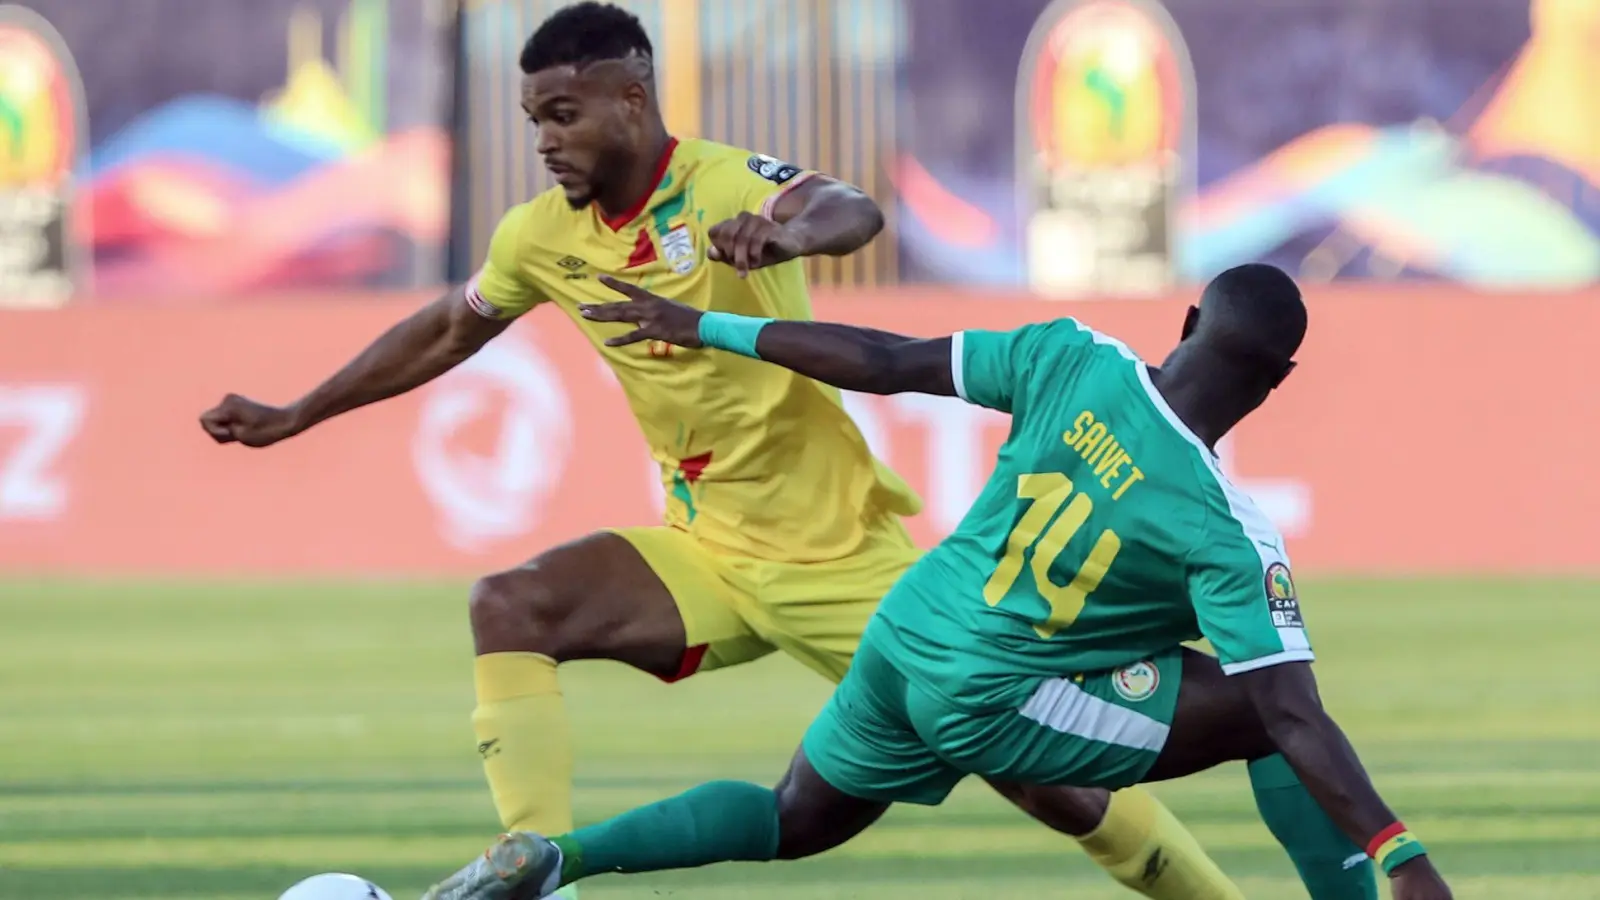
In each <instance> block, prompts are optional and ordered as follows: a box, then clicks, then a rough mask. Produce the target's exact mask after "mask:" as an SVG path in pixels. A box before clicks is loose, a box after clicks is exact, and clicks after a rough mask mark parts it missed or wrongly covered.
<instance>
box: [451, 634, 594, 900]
mask: <svg viewBox="0 0 1600 900" xmlns="http://www.w3.org/2000/svg"><path fill="white" fill-rule="evenodd" d="M473 675H474V678H473V681H474V682H475V684H476V685H477V691H478V708H477V709H475V710H473V712H472V728H473V730H474V731H476V732H477V733H478V753H479V755H481V756H482V757H483V771H484V774H485V775H487V776H488V777H489V791H490V792H491V793H492V794H494V806H495V809H496V810H498V811H499V813H500V822H501V824H502V825H504V826H505V828H506V830H507V831H536V832H538V833H539V834H544V835H558V834H566V833H567V832H569V831H571V830H572V732H571V726H570V725H569V724H568V722H567V707H566V703H565V702H563V700H562V698H561V683H560V682H559V681H558V680H557V678H556V661H555V660H553V659H551V658H550V657H548V656H545V655H544V654H542V653H487V654H484V655H483V656H480V657H478V658H477V661H476V662H475V663H474V664H473ZM560 896H562V897H576V896H577V892H576V890H575V889H573V890H568V891H563V892H562V893H561V895H560Z"/></svg>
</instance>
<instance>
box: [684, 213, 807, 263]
mask: <svg viewBox="0 0 1600 900" xmlns="http://www.w3.org/2000/svg"><path fill="white" fill-rule="evenodd" d="M706 237H708V238H710V240H711V247H710V249H709V250H708V251H707V252H706V256H707V258H709V259H711V260H712V261H713V262H720V263H727V264H728V265H730V266H733V267H734V269H736V270H737V271H738V272H739V277H740V278H743V277H744V276H746V275H748V274H750V272H752V271H753V270H755V269H761V268H765V267H767V266H775V265H777V264H779V263H785V262H788V261H789V260H791V259H794V258H795V257H797V256H800V255H801V254H802V252H803V251H804V249H805V248H803V247H802V246H801V245H800V241H799V239H798V238H797V237H796V235H795V234H794V232H793V231H790V230H789V229H788V228H785V227H784V226H782V225H779V224H778V223H777V222H774V221H773V220H771V219H769V218H767V217H766V216H758V215H756V214H754V213H748V212H742V213H739V215H738V216H736V217H735V218H732V219H729V220H727V221H726V222H718V223H717V224H715V225H713V226H711V229H710V230H709V231H707V232H706Z"/></svg>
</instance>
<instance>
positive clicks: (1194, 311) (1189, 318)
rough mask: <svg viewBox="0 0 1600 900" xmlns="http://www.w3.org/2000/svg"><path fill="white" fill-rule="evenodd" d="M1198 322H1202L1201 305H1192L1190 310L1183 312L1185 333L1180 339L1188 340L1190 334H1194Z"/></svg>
mask: <svg viewBox="0 0 1600 900" xmlns="http://www.w3.org/2000/svg"><path fill="white" fill-rule="evenodd" d="M1198 324H1200V307H1198V306H1191V307H1189V311H1188V312H1186V313H1184V314H1183V335H1182V336H1181V337H1180V338H1179V339H1180V340H1185V341H1187V340H1188V339H1189V335H1191V334H1194V328H1195V326H1196V325H1198Z"/></svg>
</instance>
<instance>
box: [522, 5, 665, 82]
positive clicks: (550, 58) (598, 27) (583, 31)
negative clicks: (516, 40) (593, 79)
mask: <svg viewBox="0 0 1600 900" xmlns="http://www.w3.org/2000/svg"><path fill="white" fill-rule="evenodd" d="M634 55H642V56H644V57H646V58H654V56H655V48H653V47H651V46H650V36H649V35H647V34H645V32H644V26H643V25H642V24H640V22H639V17H638V16H635V15H634V14H633V13H631V12H628V11H627V10H625V9H623V8H622V7H620V6H616V5H614V4H611V3H595V2H592V0H591V2H585V3H574V4H572V5H571V6H564V7H562V8H561V9H558V10H556V12H555V14H554V15H552V16H551V17H550V18H548V19H545V20H544V24H542V25H540V26H539V30H537V31H535V32H534V33H533V37H530V38H528V42H527V43H526V44H524V45H523V46H522V57H521V59H520V60H518V62H519V63H520V65H521V66H522V71H523V72H526V73H527V74H529V75H532V74H533V73H534V72H541V71H543V70H545V69H549V68H553V67H555V66H578V67H580V68H581V67H583V66H586V65H588V64H589V63H594V62H600V61H601V60H609V59H627V58H628V57H630V56H634Z"/></svg>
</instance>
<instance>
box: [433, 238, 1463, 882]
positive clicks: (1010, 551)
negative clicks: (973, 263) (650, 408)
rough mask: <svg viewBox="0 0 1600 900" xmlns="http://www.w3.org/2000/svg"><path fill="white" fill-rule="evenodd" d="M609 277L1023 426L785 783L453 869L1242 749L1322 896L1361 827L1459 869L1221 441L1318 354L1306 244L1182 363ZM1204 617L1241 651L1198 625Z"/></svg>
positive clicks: (572, 863)
mask: <svg viewBox="0 0 1600 900" xmlns="http://www.w3.org/2000/svg"><path fill="white" fill-rule="evenodd" d="M608 283H609V284H610V286H612V287H613V288H615V289H616V290H618V291H620V292H621V293H622V294H624V295H626V297H627V299H626V300H625V301H623V302H615V303H604V304H598V305H589V306H586V307H584V309H583V315H585V316H586V317H587V318H589V319H590V320H592V321H596V322H616V323H624V325H623V326H622V327H619V328H618V330H617V333H616V335H615V336H613V337H611V338H610V339H609V340H610V342H611V343H613V344H617V345H621V344H628V343H633V342H636V341H641V340H660V341H666V342H669V343H672V344H676V345H678V346H681V347H685V348H699V347H708V348H714V349H720V350H723V351H731V352H734V353H738V354H742V355H744V356H749V357H755V358H759V359H763V360H766V361H768V362H771V363H775V364H777V365H780V366H783V367H785V368H788V369H791V370H793V371H795V372H798V373H800V374H802V375H806V376H809V377H811V378H814V379H816V380H818V381H822V382H825V383H827V384H832V385H835V386H837V387H840V388H844V389H846V390H853V391H863V392H868V393H877V394H892V393H902V392H918V393H925V394H936V395H944V396H959V397H961V398H962V399H964V400H967V401H968V402H971V403H976V404H979V405H982V406H986V407H989V408H991V409H995V410H999V411H1001V412H1005V413H1009V414H1010V415H1011V417H1012V426H1011V434H1010V436H1009V438H1008V439H1007V441H1006V443H1005V445H1004V446H1003V447H1002V448H1001V450H1000V455H999V459H998V461H997V463H996V466H995V470H994V474H993V476H992V477H991V478H990V479H989V482H988V484H987V486H986V487H985V488H984V490H983V492H982V493H981V495H980V496H979V497H978V500H977V502H976V503H975V504H974V505H973V507H972V509H971V511H970V512H968V514H967V516H966V517H965V518H964V519H963V520H962V522H961V524H960V525H959V526H958V527H957V528H956V530H955V532H954V533H953V534H951V535H950V536H949V537H948V538H946V539H945V540H944V541H943V542H941V543H940V544H939V546H938V547H936V548H935V549H933V550H932V551H930V552H929V553H928V554H927V556H925V557H924V558H923V559H922V560H920V561H919V562H917V563H916V564H915V565H913V566H912V568H911V569H910V570H909V571H908V572H907V573H906V574H905V575H904V576H903V577H902V578H901V579H900V581H899V582H897V583H896V584H895V586H894V588H893V589H892V590H891V591H890V593H889V595H888V597H886V598H885V599H884V601H883V603H882V604H881V605H880V607H879V609H878V612H877V614H876V616H875V617H874V618H873V620H872V622H871V623H870V624H869V625H868V627H867V631H866V635H865V637H863V639H862V642H861V647H860V649H859V650H858V651H857V653H856V656H855V659H854V662H853V664H852V666H851V668H850V670H849V672H848V673H847V674H846V676H845V678H844V681H843V682H842V683H841V684H840V685H839V688H838V689H837V691H836V692H835V693H834V695H833V698H832V700H831V701H830V702H829V704H828V706H827V707H826V708H825V709H824V710H823V712H822V713H821V715H820V716H819V717H818V718H817V720H816V721H815V722H814V723H813V724H812V726H811V728H810V730H809V731H808V732H807V734H806V736H805V739H804V742H803V744H802V746H801V749H800V751H799V752H798V753H797V754H796V755H795V758H794V761H793V763H792V764H791V766H790V769H789V772H788V774H787V775H785V776H784V778H783V780H782V781H781V782H780V783H779V785H778V787H777V788H776V789H768V788H765V787H760V786H757V785H754V784H745V783H740V782H729V781H724V782H713V783H711V784H706V785H702V786H700V787H698V788H695V789H694V790H691V791H689V792H687V793H685V794H683V795H680V796H678V797H675V798H673V799H670V800H666V801H663V802H661V803H657V804H654V805H652V806H648V807H643V808H641V809H638V810H634V811H632V812H629V813H625V814H623V815H621V816H618V817H617V818H615V819H612V820H609V821H607V822H602V823H600V824H598V825H594V826H590V827H588V828H583V829H579V830H578V831H575V832H572V833H571V834H567V835H561V836H557V837H554V838H548V839H547V838H544V837H541V836H538V835H533V834H529V833H516V834H510V835H506V836H504V837H502V839H501V840H500V842H499V843H498V844H496V845H495V846H493V847H491V848H490V850H489V852H488V853H486V854H485V855H484V857H483V858H482V859H480V860H478V861H477V862H475V863H474V864H472V865H469V866H468V867H467V868H465V869H463V870H462V871H461V872H460V873H458V874H457V875H456V876H455V877H453V878H452V879H451V880H449V881H447V882H445V883H444V884H443V885H441V886H439V887H438V888H436V889H435V891H434V893H433V894H431V895H430V896H434V897H438V898H446V900H448V898H488V897H507V896H518V897H523V896H541V897H542V896H546V895H548V894H549V893H551V892H553V891H555V890H556V889H558V888H559V887H560V886H561V885H564V884H567V883H570V882H572V881H575V880H577V879H580V878H584V877H587V876H589V875H595V874H601V873H605V872H645V871H656V870H661V869H669V868H685V867H690V866H699V865H705V864H708V863H713V862H719V861H725V860H772V859H795V858H799V857H804V856H810V855H812V854H815V853H820V852H823V851H825V850H828V849H831V848H833V847H836V846H838V845H839V844H841V843H843V842H844V841H846V840H848V839H850V838H851V837H853V836H854V835H856V834H858V833H860V832H861V831H862V830H863V829H865V828H866V827H867V826H869V825H871V824H872V823H873V822H874V821H876V820H877V819H878V817H879V816H881V815H882V814H883V812H884V811H885V810H886V809H887V808H888V806H889V804H890V803H894V802H908V803H921V804H928V805H936V804H938V803H940V802H941V801H943V799H944V798H945V796H946V795H948V794H949V792H950V790H951V789H952V788H953V787H954V786H955V785H956V783H957V782H959V781H960V780H961V779H962V778H964V777H966V776H967V775H969V774H970V775H980V776H983V777H985V778H988V779H990V780H991V781H996V782H1001V783H1011V784H1016V785H1071V786H1080V787H1101V788H1108V789H1112V790H1115V789H1118V788H1123V787H1127V786H1129V785H1134V784H1140V783H1145V782H1152V781H1161V780H1165V779H1170V778H1179V777H1182V776H1184V775H1188V774H1191V773H1194V772H1199V771H1201V770H1204V769H1208V768H1211V767H1212V766H1216V765H1219V764H1221V763H1224V762H1229V761H1234V760H1243V761H1247V762H1249V763H1250V766H1251V775H1252V782H1253V784H1254V786H1255V789H1256V794H1257V798H1258V801H1259V802H1260V806H1261V808H1262V811H1263V813H1264V815H1265V817H1266V819H1267V822H1268V825H1269V827H1271V828H1272V831H1273V833H1274V834H1275V835H1276V836H1277V837H1278V839H1279V840H1280V842H1282V843H1283V844H1284V846H1285V849H1286V850H1288V852H1289V854H1290V856H1291V857H1292V858H1293V859H1294V860H1295V862H1296V864H1297V866H1298V867H1299V868H1300V870H1301V872H1302V878H1303V880H1305V881H1306V882H1307V887H1308V888H1310V889H1311V892H1312V894H1313V895H1314V896H1317V897H1319V898H1322V897H1331V896H1334V894H1332V893H1330V892H1329V891H1328V890H1327V889H1326V887H1325V886H1319V885H1318V884H1316V883H1314V878H1313V877H1312V876H1311V873H1310V872H1309V871H1308V868H1315V867H1314V866H1312V867H1308V864H1307V861H1308V860H1318V859H1320V860H1321V861H1323V862H1326V860H1327V859H1328V853H1329V852H1332V853H1333V854H1335V856H1334V858H1335V859H1337V858H1338V856H1337V855H1338V854H1340V853H1343V854H1345V857H1344V859H1345V860H1346V864H1347V867H1355V866H1358V865H1361V864H1362V863H1363V850H1364V851H1365V854H1364V855H1365V856H1369V857H1371V858H1372V859H1373V861H1374V862H1376V863H1377V864H1378V865H1379V866H1380V867H1381V868H1382V869H1383V870H1384V871H1385V872H1386V873H1388V875H1389V878H1390V881H1391V886H1392V889H1393V896H1394V897H1395V900H1445V898H1449V897H1450V890H1449V888H1448V887H1447V886H1446V885H1445V883H1444V881H1443V879H1442V878H1441V877H1440V876H1439V873H1438V872H1437V871H1436V870H1435V869H1434V867H1433V865H1432V863H1431V862H1430V861H1429V858H1428V856H1427V855H1426V852H1425V850H1424V848H1423V846H1422V844H1421V843H1420V842H1419V841H1417V839H1416V838H1415V836H1414V835H1412V834H1411V832H1410V831H1408V830H1407V829H1406V828H1405V826H1404V825H1402V824H1401V823H1400V822H1399V821H1398V819H1397V818H1396V817H1395V815H1394V813H1392V812H1391V811H1390V810H1389V808H1388V806H1386V805H1385V804H1384V802H1383V800H1382V798H1380V797H1379V796H1378V793H1377V791H1376V790H1375V789H1374V788H1373V785H1372V782H1371V781H1370V780H1369V779H1368V777H1367V775H1366V772H1365V771H1364V770H1363V769H1362V766H1361V762H1360V760H1359V759H1357V757H1356V753H1355V750H1354V749H1353V748H1352V747H1351V746H1350V743H1349V742H1348V741H1347V740H1346V739H1345V736H1344V734H1343V732H1341V731H1340V729H1339V726H1338V725H1336V724H1335V723H1334V721H1333V720H1332V719H1331V718H1330V717H1329V716H1328V714H1327V712H1326V711H1325V710H1324V709H1323V707H1322V703H1321V701H1320V699H1319V696H1318V692H1317V685H1316V680H1315V678H1314V677H1313V676H1312V672H1311V661H1312V659H1313V655H1312V651H1311V644H1310V642H1309V640H1308V639H1307V636H1306V631H1305V626H1304V623H1303V622H1302V620H1301V615H1300V607H1299V603H1298V600H1297V596H1296V592H1295V586H1294V581H1293V578H1292V576H1291V574H1290V569H1289V560H1288V556H1287V554H1286V552H1285V549H1284V544H1283V539H1282V537H1281V536H1280V535H1279V534H1278V532H1277V530H1276V529H1275V528H1274V527H1273V526H1272V524H1271V523H1270V522H1269V521H1268V520H1267V519H1266V517H1265V516H1264V515H1262V513H1261V512H1260V510H1258V509H1257V508H1256V506H1255V505H1254V504H1253V503H1252V502H1251V501H1250V499H1249V498H1248V497H1246V496H1245V495H1244V494H1243V493H1241V492H1240V491H1239V490H1238V489H1237V488H1235V487H1234V486H1233V485H1232V484H1231V483H1230V482H1229V481H1228V479H1227V478H1226V476H1224V475H1223V474H1222V472H1221V471H1220V469H1219V467H1218V462H1217V458H1216V455H1215V453H1214V451H1213V448H1214V447H1215V445H1216V442H1217V441H1218V440H1219V439H1221V438H1222V436H1223V435H1225V434H1226V433H1227V432H1228V431H1229V429H1231V428H1232V427H1233V426H1234V425H1235V424H1237V423H1238V422H1239V421H1240V420H1241V419H1243V418H1244V417H1245V416H1246V415H1248V414H1249V413H1250V412H1251V411H1252V410H1254V409H1255V408H1256V407H1258V406H1260V405H1261V403H1262V402H1263V401H1265V400H1266V398H1267V396H1268V395H1269V394H1270V393H1271V392H1272V390H1273V389H1274V388H1276V387H1277V386H1278V384H1279V383H1281V382H1282V381H1283V379H1284V377H1286V376H1287V375H1288V374H1289V372H1290V371H1291V370H1292V369H1293V368H1294V362H1293V361H1292V360H1293V356H1294V354H1295V352H1296V351H1297V350H1298V349H1299V346H1300V342H1301V340H1302V338H1303V337H1304V335H1305V328H1306V310H1305V306H1304V304H1303V302H1302V301H1301V298H1300V292H1299V290H1298V288H1297V287H1296V286H1295V284H1294V282H1293V281H1292V280H1291V279H1290V278H1289V277H1288V276H1287V275H1285V274H1284V273H1283V272H1281V271H1279V270H1277V269H1275V268H1272V267H1270V266H1263V265H1249V266H1242V267H1239V268H1236V269H1232V270H1229V271H1228V272H1225V273H1223V274H1222V275H1221V276H1219V277H1218V278H1217V279H1216V280H1215V281H1213V282H1212V283H1211V284H1210V285H1208V286H1207V287H1206V289H1205V292H1204V294H1203V296H1202V298H1201V302H1200V305H1199V306H1198V307H1195V308H1191V309H1190V310H1189V313H1188V317H1187V319H1186V320H1185V322H1184V328H1183V340H1182V342H1181V343H1180V344H1179V345H1178V347H1177V348H1176V349H1175V350H1174V351H1173V352H1172V354H1171V355H1170V356H1168V357H1167V359H1166V361H1165V362H1163V363H1162V365H1161V367H1160V368H1153V367H1151V366H1149V365H1147V364H1146V363H1145V362H1143V361H1142V360H1140V359H1139V358H1138V357H1136V356H1135V355H1134V354H1133V353H1132V352H1131V351H1130V350H1129V349H1128V348H1127V347H1125V346H1124V345H1122V344H1121V343H1120V342H1118V341H1117V340H1115V339H1114V338H1110V337H1107V336H1105V335H1102V334H1098V333H1096V332H1094V331H1092V330H1090V329H1089V328H1087V327H1085V326H1083V325H1081V324H1079V323H1078V322H1076V321H1074V320H1072V319H1060V320H1057V321H1053V322H1044V323H1039V324H1035V325H1029V326H1025V327H1023V328H1019V329H1017V330H1015V331H1011V332H1004V333H997V332H986V331H967V332H963V333H959V334H956V335H953V336H950V337H945V338H938V339H934V340H919V339H913V338H907V337H901V336H899V335H894V334H888V333H885V332H880V331H873V330H869V329H863V328H854V327H850V326H845V325H831V324H818V323H810V322H783V321H771V320H765V319H753V318H747V317H741V316H733V315H729V314H724V313H703V312H701V311H699V310H695V309H691V308H689V307H687V306H683V305H680V304H677V303H674V302H672V301H669V300H665V299H663V298H659V297H656V296H654V295H652V294H650V293H648V292H646V291H644V290H642V289H640V288H638V287H636V286H633V285H630V284H625V283H623V282H619V281H616V280H614V279H613V280H608ZM1202 636H1203V637H1206V638H1208V639H1209V640H1210V642H1211V645H1212V646H1213V647H1214V648H1215V650H1216V656H1211V655H1208V654H1204V653H1200V652H1198V651H1195V650H1191V649H1187V648H1185V647H1183V646H1182V645H1183V643H1184V642H1185V641H1189V640H1193V639H1197V638H1200V637H1202ZM1363 892H1364V891H1363ZM1367 896H1371V895H1370V894H1367Z"/></svg>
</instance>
